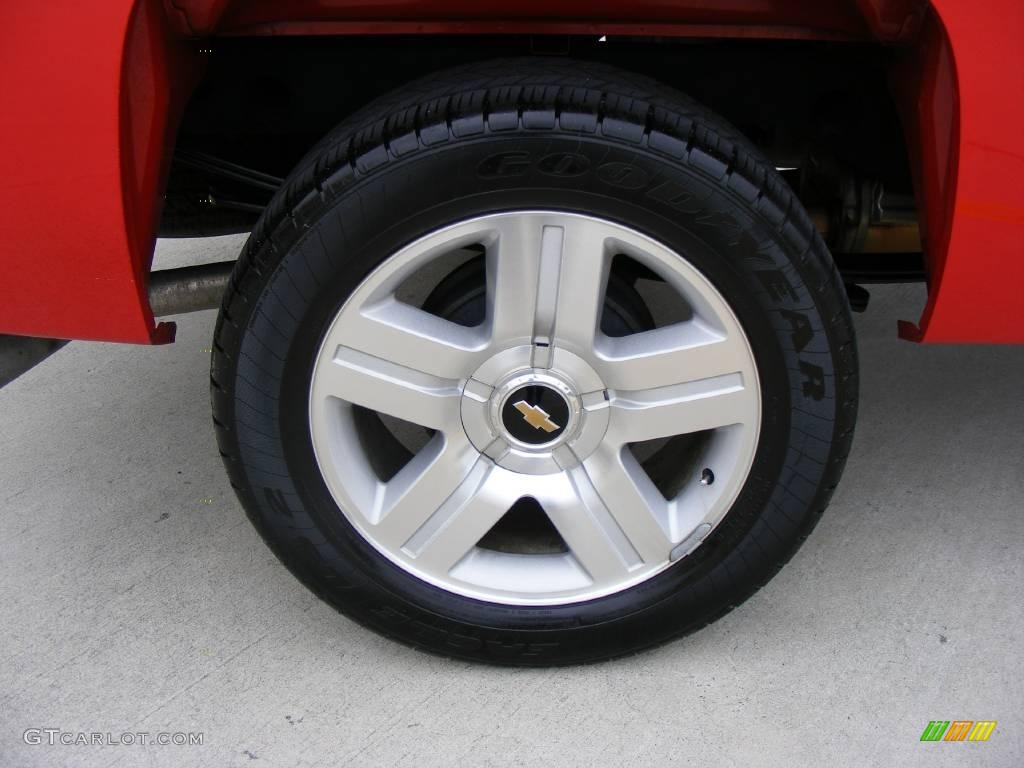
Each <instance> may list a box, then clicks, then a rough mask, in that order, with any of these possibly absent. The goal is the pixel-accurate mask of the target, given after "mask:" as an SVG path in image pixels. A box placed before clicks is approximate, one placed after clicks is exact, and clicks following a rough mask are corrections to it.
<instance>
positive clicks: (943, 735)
mask: <svg viewBox="0 0 1024 768" xmlns="http://www.w3.org/2000/svg"><path fill="white" fill-rule="evenodd" d="M996 722H997V721H995V720H954V721H952V722H950V721H949V720H930V721H929V722H928V726H927V727H926V728H925V729H924V733H922V734H921V741H988V737H989V736H991V735H992V731H994V730H995V728H996Z"/></svg>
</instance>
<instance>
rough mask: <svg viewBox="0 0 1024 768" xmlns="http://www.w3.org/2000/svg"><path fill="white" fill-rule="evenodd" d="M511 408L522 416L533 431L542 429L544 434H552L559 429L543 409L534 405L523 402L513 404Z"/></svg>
mask: <svg viewBox="0 0 1024 768" xmlns="http://www.w3.org/2000/svg"><path fill="white" fill-rule="evenodd" d="M512 407H513V408H515V409H516V410H517V411H519V412H520V413H521V414H523V418H524V419H526V423H527V424H529V425H530V426H531V427H533V428H534V429H543V430H544V431H545V432H554V431H555V430H556V429H561V427H559V426H558V425H557V424H555V422H553V421H552V420H551V416H550V415H549V414H548V412H547V411H545V410H544V409H543V408H540V407H538V406H536V405H530V404H529V403H528V402H526V401H525V400H520V401H519V402H518V403H513V404H512Z"/></svg>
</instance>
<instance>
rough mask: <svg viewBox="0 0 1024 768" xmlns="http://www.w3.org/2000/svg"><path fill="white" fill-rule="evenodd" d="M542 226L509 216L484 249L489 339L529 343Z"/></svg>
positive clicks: (532, 327) (538, 271)
mask: <svg viewBox="0 0 1024 768" xmlns="http://www.w3.org/2000/svg"><path fill="white" fill-rule="evenodd" d="M543 232H544V228H543V227H542V226H539V225H538V224H537V223H536V222H535V221H533V220H532V219H527V218H518V217H515V218H509V219H507V220H503V221H501V222H500V223H499V225H498V227H497V228H496V241H495V242H493V243H491V244H490V245H489V246H488V248H487V313H488V319H489V321H490V327H491V338H492V339H495V340H498V339H501V340H503V341H506V342H507V343H513V342H515V341H517V340H518V341H521V342H525V343H527V344H528V343H530V341H531V339H532V338H533V336H534V311H535V305H536V301H537V284H538V280H539V277H538V276H539V274H540V264H541V258H542V256H541V251H542V236H543Z"/></svg>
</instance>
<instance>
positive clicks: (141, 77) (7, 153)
mask: <svg viewBox="0 0 1024 768" xmlns="http://www.w3.org/2000/svg"><path fill="white" fill-rule="evenodd" d="M482 5H483V4H480V3H472V2H467V1H466V0H397V1H396V0H388V1H387V2H381V1H379V0H362V1H361V2H357V1H354V0H293V1H291V2H285V1H283V0H278V1H276V2H271V0H252V1H250V2H243V1H242V0H236V1H235V2H231V1H230V0H166V1H165V2H164V3H161V2H159V0H107V1H106V2H103V3H98V4H97V3H90V4H82V3H76V2H70V1H69V0H55V1H54V2H49V3H7V4H5V5H4V8H3V10H2V11H0V21H2V25H0V29H2V30H3V31H2V33H0V34H2V35H3V44H2V45H0V71H2V72H3V81H2V82H3V93H4V97H5V101H6V104H5V110H4V115H3V118H2V119H0V146H2V147H3V151H2V152H0V229H2V232H3V234H4V245H3V253H2V256H0V267H2V275H3V277H2V279H0V333H6V334H15V335H25V336H44V337H51V338H62V339H93V340H106V341H122V342H134V343H142V344H155V343H163V342H167V341H170V340H172V338H173V325H171V324H156V323H155V321H154V318H153V313H152V311H151V309H150V306H149V301H148V297H147V280H148V274H149V267H150V262H151V259H152V254H153V247H154V243H155V237H156V229H157V223H158V220H159V215H160V210H161V199H162V197H161V196H162V189H163V185H164V182H165V178H166V173H167V168H168V165H169V161H170V157H171V152H172V150H173V144H174V136H175V129H176V126H177V121H178V119H179V118H180V116H181V113H182V110H183V108H184V105H185V103H186V101H187V99H188V97H189V94H190V92H191V90H192V88H193V87H194V85H195V83H196V82H198V80H199V77H200V75H201V72H202V66H203V60H202V55H201V53H200V52H199V51H198V49H197V46H196V45H195V44H194V43H192V44H190V42H189V41H194V40H196V39H203V38H206V37H209V36H268V35H341V34H344V35H363V34H439V33H444V34H473V35H486V34H587V35H591V34H596V35H600V34H612V35H643V36H654V35H656V36H662V37H686V38H703V37H715V38H768V39H808V40H826V41H836V44H843V43H845V42H864V41H876V42H878V43H879V44H881V45H887V46H895V47H898V48H900V50H901V56H900V63H899V65H898V66H897V67H896V68H895V70H894V71H893V73H892V77H891V83H890V85H891V89H892V96H893V99H894V101H895V103H896V106H897V108H898V110H899V112H900V115H901V118H902V121H903V127H904V132H905V134H906V137H907V144H908V152H909V155H910V158H909V160H910V166H911V169H912V172H913V177H914V185H915V195H916V197H917V204H918V213H919V217H920V224H921V234H922V242H923V245H924V252H925V257H926V266H927V274H928V303H927V306H926V308H925V310H924V313H923V315H922V317H921V318H920V319H919V320H918V321H917V322H916V323H905V324H903V325H902V326H901V329H900V332H901V335H903V336H904V337H905V338H908V339H912V340H916V341H925V342H1024V312H1022V311H1021V306H1022V302H1021V299H1020V290H1021V289H1020V286H1021V285H1022V284H1024V184H1021V181H1020V180H1021V178H1022V177H1024V146H1022V145H1024V141H1022V139H1024V99H1022V96H1024V49H1022V47H1021V42H1020V36H1021V34H1022V32H1024V4H1022V3H1020V2H1019V0H988V1H987V2H985V3H977V2H968V1H967V0H934V1H933V2H932V3H931V4H930V5H929V4H926V3H922V2H917V0H727V1H725V2H716V3H706V2H699V1H698V0H638V2H632V3H618V2H611V0H588V2H579V1H578V0H544V2H540V0H520V1H519V2H506V1H504V0H503V1H501V2H493V3H488V4H486V5H485V6H484V7H481V6H482Z"/></svg>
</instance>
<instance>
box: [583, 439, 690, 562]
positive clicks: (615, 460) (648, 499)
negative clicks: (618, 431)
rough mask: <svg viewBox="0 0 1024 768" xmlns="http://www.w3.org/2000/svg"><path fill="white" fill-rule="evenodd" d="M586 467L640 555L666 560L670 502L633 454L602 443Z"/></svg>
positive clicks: (612, 513) (590, 478) (601, 500)
mask: <svg viewBox="0 0 1024 768" xmlns="http://www.w3.org/2000/svg"><path fill="white" fill-rule="evenodd" d="M583 467H584V469H585V470H586V476H587V478H589V480H590V483H591V484H592V487H593V490H594V492H595V493H596V494H597V497H598V498H599V499H600V502H601V504H602V505H603V506H604V508H605V509H606V510H607V511H608V513H609V514H610V515H611V517H612V518H613V519H614V520H615V523H616V524H617V525H618V527H619V529H620V530H621V531H622V533H623V534H625V536H626V538H627V539H628V540H629V544H630V546H631V547H632V548H633V550H634V551H635V552H636V553H637V554H638V555H639V556H640V559H641V560H643V561H644V562H646V563H660V562H662V561H664V560H665V559H666V558H667V557H668V554H669V552H670V551H671V549H672V542H671V541H670V539H669V535H668V503H667V502H666V501H665V498H664V497H663V496H662V495H661V494H660V493H659V492H658V489H657V488H656V487H655V486H654V483H652V482H651V480H650V478H649V477H648V476H647V473H645V472H644V470H643V469H642V468H641V467H640V465H639V464H638V463H637V461H636V459H635V458H633V454H631V453H630V452H629V451H623V450H621V449H614V448H613V447H612V446H610V445H603V446H602V447H601V448H599V449H598V450H597V451H596V452H595V453H594V454H593V455H592V456H591V457H590V458H589V459H587V460H586V461H585V462H584V463H583Z"/></svg>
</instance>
